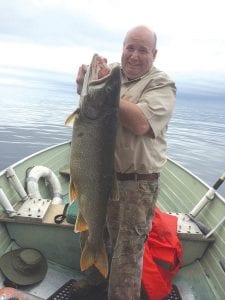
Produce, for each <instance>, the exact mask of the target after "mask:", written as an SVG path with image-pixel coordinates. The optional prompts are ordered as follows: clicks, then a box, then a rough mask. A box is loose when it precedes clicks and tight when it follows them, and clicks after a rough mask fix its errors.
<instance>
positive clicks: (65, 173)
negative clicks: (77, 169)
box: [59, 167, 70, 177]
mask: <svg viewBox="0 0 225 300" xmlns="http://www.w3.org/2000/svg"><path fill="white" fill-rule="evenodd" d="M59 174H61V175H62V176H66V177H67V176H70V168H69V167H67V168H64V169H61V170H59Z"/></svg>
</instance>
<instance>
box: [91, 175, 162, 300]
mask: <svg viewBox="0 0 225 300" xmlns="http://www.w3.org/2000/svg"><path fill="white" fill-rule="evenodd" d="M118 190H119V194H118V195H119V196H118V197H117V198H114V199H110V201H109V205H108V211H107V230H108V234H109V245H110V247H108V249H112V251H109V252H111V253H109V254H110V257H111V267H110V276H109V290H108V299H109V300H139V299H140V290H141V277H142V263H143V253H144V242H145V239H146V237H147V235H148V232H149V231H150V230H151V223H152V217H153V213H154V207H155V202H156V199H157V196H158V179H153V180H151V181H144V180H141V181H118ZM86 275H87V276H88V278H89V281H90V282H91V281H92V283H93V284H98V283H99V282H100V281H101V280H102V278H101V276H100V274H99V273H98V272H96V269H95V268H90V270H88V271H87V272H86Z"/></svg>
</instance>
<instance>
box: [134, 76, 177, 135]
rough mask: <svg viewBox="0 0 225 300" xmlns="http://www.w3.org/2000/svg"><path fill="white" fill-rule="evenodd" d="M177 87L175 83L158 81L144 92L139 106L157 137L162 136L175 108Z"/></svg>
mask: <svg viewBox="0 0 225 300" xmlns="http://www.w3.org/2000/svg"><path fill="white" fill-rule="evenodd" d="M175 99H176V87H175V84H174V82H173V81H168V80H165V79H163V80H161V81H160V79H158V80H156V81H155V82H151V84H150V85H149V86H147V87H146V89H145V90H144V91H143V94H142V96H141V97H140V99H139V101H138V103H137V105H138V107H139V108H140V109H141V111H142V112H143V113H144V115H145V116H146V118H147V120H148V121H149V124H150V126H151V128H152V130H153V132H154V135H155V137H156V136H158V135H161V134H162V131H163V130H164V129H165V128H166V127H167V124H168V122H169V120H170V118H171V116H172V112H173V109H174V106H175Z"/></svg>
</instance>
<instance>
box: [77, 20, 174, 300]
mask: <svg viewBox="0 0 225 300" xmlns="http://www.w3.org/2000/svg"><path fill="white" fill-rule="evenodd" d="M156 42H157V38H156V34H155V33H154V32H153V31H152V30H151V29H149V28H148V27H146V26H137V27H135V28H132V29H131V30H129V31H128V32H127V34H126V36H125V39H124V42H123V51H122V57H121V77H122V82H121V84H122V85H121V93H120V99H121V100H120V107H119V124H118V132H117V141H116V151H115V170H116V174H117V185H118V191H119V193H118V195H119V196H117V197H115V198H113V197H112V198H111V199H109V204H108V212H107V216H106V217H107V224H106V225H107V231H108V235H109V245H110V249H111V251H109V252H110V253H109V255H110V261H111V265H110V275H109V278H108V299H109V300H139V299H140V291H141V277H142V263H143V254H144V242H145V240H146V238H147V236H148V233H149V231H150V230H151V226H152V218H153V215H154V209H155V203H156V200H157V196H158V189H159V176H160V172H161V170H162V168H163V166H164V164H165V163H166V140H165V134H166V131H167V126H168V123H169V120H170V118H171V116H172V112H173V109H174V105H175V96H176V87H175V83H174V82H173V81H172V80H171V79H170V78H169V77H168V75H167V74H165V73H164V72H162V71H160V70H158V69H157V68H156V67H155V66H154V65H153V63H154V61H155V58H156V55H157V49H156ZM86 69H87V66H86V65H82V66H81V67H80V69H79V71H78V75H77V90H78V92H79V93H80V91H81V89H82V84H83V78H84V74H85V72H86ZM82 240H83V242H82ZM84 240H85V235H83V237H81V242H82V243H81V244H83V243H84ZM85 275H86V278H85V279H84V280H81V281H79V282H78V283H77V284H76V285H75V286H74V294H75V295H78V296H79V295H80V294H81V293H83V292H84V293H85V291H88V290H90V289H91V288H92V287H93V286H98V285H99V284H101V283H102V282H103V278H102V277H101V275H100V274H99V273H98V271H97V270H96V269H95V267H91V268H90V269H89V270H87V271H86V272H85Z"/></svg>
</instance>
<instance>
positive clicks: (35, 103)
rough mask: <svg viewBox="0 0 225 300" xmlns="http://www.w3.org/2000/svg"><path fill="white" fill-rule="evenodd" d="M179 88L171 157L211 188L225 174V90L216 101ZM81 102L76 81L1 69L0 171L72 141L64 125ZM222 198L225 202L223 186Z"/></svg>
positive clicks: (169, 137) (171, 131)
mask: <svg viewBox="0 0 225 300" xmlns="http://www.w3.org/2000/svg"><path fill="white" fill-rule="evenodd" d="M177 85H178V94H177V103H176V110H175V113H174V116H173V118H172V120H171V123H170V125H169V129H168V134H167V141H168V156H169V157H170V158H172V159H174V160H176V161H177V162H178V163H180V164H182V165H183V166H184V167H186V168H187V169H189V170H191V171H192V172H193V173H194V174H195V175H197V176H199V177H200V178H201V179H202V180H204V181H205V182H206V183H208V184H209V185H213V184H214V183H215V181H216V180H217V179H218V177H220V176H221V175H222V174H223V173H224V172H225V90H221V91H219V92H218V93H217V94H215V95H213V94H209V93H208V92H207V91H208V90H209V86H208V88H207V91H205V94H204V91H203V92H202V91H201V92H199V91H198V89H196V87H195V89H194V90H190V89H187V88H185V84H184V83H180V82H178V84H177ZM195 86H196V85H195ZM211 88H212V90H213V88H214V87H213V86H212V87H211ZM78 101H79V99H78V97H77V96H76V93H75V87H74V76H73V75H70V74H63V73H54V72H52V73H51V72H44V71H37V70H28V69H24V70H18V69H10V68H7V67H1V68H0V155H1V156H0V157H1V158H0V170H2V169H4V168H6V167H7V166H9V165H10V164H12V163H14V162H16V161H18V160H19V159H22V158H23V157H25V156H27V155H29V154H32V153H34V152H36V151H38V150H41V149H43V148H45V147H47V146H51V145H54V144H58V143H61V142H64V141H68V140H70V138H71V133H72V130H71V127H65V126H64V121H65V119H66V118H67V116H68V115H69V114H70V113H71V112H73V111H74V110H75V107H77V105H78ZM219 192H220V193H221V194H222V195H223V196H225V183H224V186H221V187H220V188H219Z"/></svg>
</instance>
